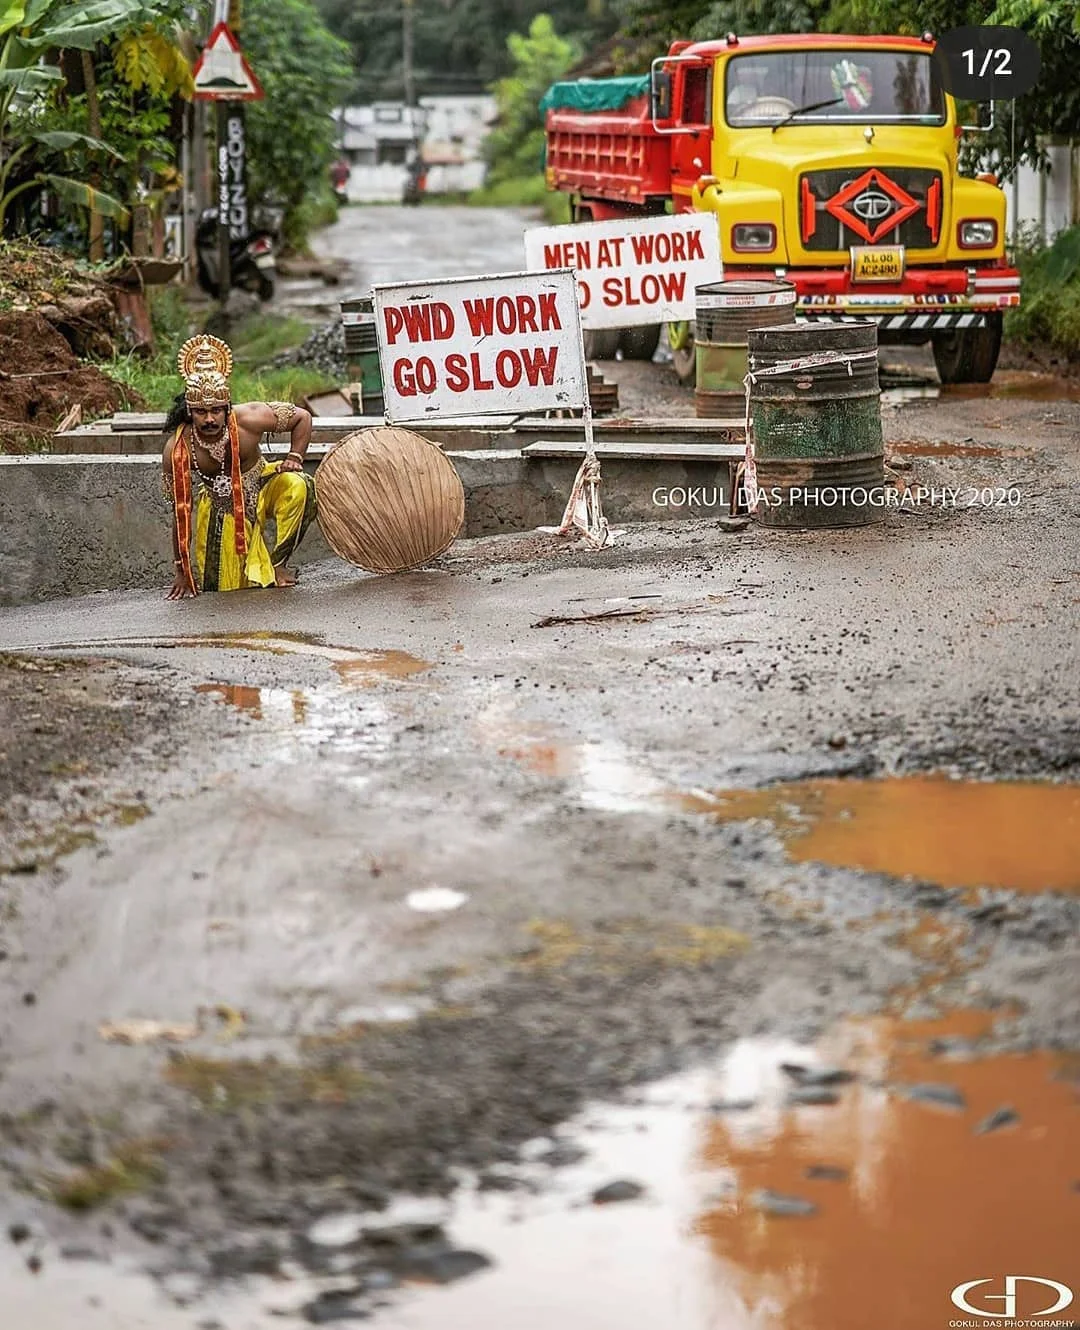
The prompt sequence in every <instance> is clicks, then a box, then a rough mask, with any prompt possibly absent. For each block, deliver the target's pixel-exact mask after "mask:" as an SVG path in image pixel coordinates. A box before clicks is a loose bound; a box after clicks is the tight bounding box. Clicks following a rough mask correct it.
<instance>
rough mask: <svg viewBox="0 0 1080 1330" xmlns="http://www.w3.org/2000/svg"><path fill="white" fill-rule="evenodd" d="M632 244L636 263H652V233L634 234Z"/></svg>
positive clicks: (631, 238)
mask: <svg viewBox="0 0 1080 1330" xmlns="http://www.w3.org/2000/svg"><path fill="white" fill-rule="evenodd" d="M630 245H631V248H632V249H633V251H634V262H635V263H652V261H653V257H652V256H653V237H652V236H651V235H641V236H635V235H632V236H631V237H630Z"/></svg>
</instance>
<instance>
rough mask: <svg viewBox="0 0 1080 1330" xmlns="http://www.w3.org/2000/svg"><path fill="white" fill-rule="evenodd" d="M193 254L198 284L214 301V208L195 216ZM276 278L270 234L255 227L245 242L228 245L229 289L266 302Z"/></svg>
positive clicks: (215, 286)
mask: <svg viewBox="0 0 1080 1330" xmlns="http://www.w3.org/2000/svg"><path fill="white" fill-rule="evenodd" d="M195 254H196V259H197V264H198V279H199V285H200V286H201V287H202V289H203V290H204V291H206V292H207V294H208V295H211V296H213V297H214V298H215V299H216V298H217V297H218V295H219V294H220V285H219V281H218V214H217V209H216V208H207V209H206V210H205V211H204V212H203V213H202V215H201V216H200V217H199V224H198V226H197V227H196V229H195ZM276 277H277V262H276V260H275V258H274V235H273V232H271V231H269V230H267V229H265V228H259V229H258V230H254V231H252V232H251V234H250V235H249V236H248V238H247V240H234V241H232V243H231V244H230V245H229V284H230V286H233V287H238V288H239V289H240V290H242V291H253V292H254V293H255V294H256V295H257V296H258V297H259V299H260V300H270V299H272V297H273V294H274V281H275V278H276Z"/></svg>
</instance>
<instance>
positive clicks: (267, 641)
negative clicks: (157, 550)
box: [26, 631, 433, 705]
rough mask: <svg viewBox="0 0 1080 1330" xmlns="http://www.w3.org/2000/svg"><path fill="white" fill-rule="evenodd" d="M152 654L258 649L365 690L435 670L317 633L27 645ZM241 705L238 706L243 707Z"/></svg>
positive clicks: (398, 654)
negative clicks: (318, 665) (321, 664)
mask: <svg viewBox="0 0 1080 1330" xmlns="http://www.w3.org/2000/svg"><path fill="white" fill-rule="evenodd" d="M140 648H150V649H153V650H161V651H168V650H177V649H185V648H186V649H188V650H197V649H200V648H203V649H205V648H211V649H214V650H222V649H224V650H234V651H257V652H266V653H268V654H269V655H273V656H304V657H308V658H314V659H316V660H325V661H327V662H328V663H329V665H330V667H331V669H332V670H333V671H334V672H335V674H337V676H338V678H339V679H340V680H341V682H342V683H344V684H355V685H359V686H361V687H364V686H368V685H371V684H375V683H378V682H380V681H382V680H396V681H402V680H406V679H411V678H412V677H413V676H414V675H417V674H423V673H424V672H425V671H427V670H430V669H432V668H433V664H432V662H431V661H428V660H421V659H420V658H419V657H418V656H414V655H412V654H410V653H409V652H408V651H398V650H393V649H372V650H363V649H361V648H358V647H341V646H334V645H332V644H330V643H327V642H324V641H323V640H322V638H321V637H319V636H317V635H315V634H312V633H287V632H282V633H271V632H265V631H255V632H250V633H201V634H193V635H189V636H182V637H122V638H102V639H100V640H95V641H83V642H61V643H54V644H52V645H50V646H49V647H48V648H33V647H27V648H26V650H27V651H33V650H38V649H41V650H44V649H48V650H50V651H65V650H66V651H107V650H109V649H114V650H115V649H140ZM238 705H239V704H238Z"/></svg>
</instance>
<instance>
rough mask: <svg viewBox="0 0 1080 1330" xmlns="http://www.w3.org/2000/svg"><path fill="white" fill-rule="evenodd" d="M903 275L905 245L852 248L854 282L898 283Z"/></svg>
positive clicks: (852, 276)
mask: <svg viewBox="0 0 1080 1330" xmlns="http://www.w3.org/2000/svg"><path fill="white" fill-rule="evenodd" d="M903 275H904V247H903V245H867V246H854V247H853V248H852V250H851V280H852V281H853V282H898V281H899V280H900V278H901V277H903Z"/></svg>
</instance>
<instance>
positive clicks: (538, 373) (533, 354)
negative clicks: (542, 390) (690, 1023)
mask: <svg viewBox="0 0 1080 1330" xmlns="http://www.w3.org/2000/svg"><path fill="white" fill-rule="evenodd" d="M521 358H522V360H523V361H524V362H525V377H526V378H527V379H528V380H529V387H530V388H535V387H536V385H537V383H538V382H539V381H540V380H541V379H543V381H544V382H545V383H546V384H547V385H548V387H549V388H550V387H551V385H552V383H554V381H555V365H556V362H557V361H558V358H559V348H558V347H557V346H549V347H548V348H547V350H542V349H541V348H540V347H538V346H535V347H531V348H529V347H526V348H525V349H524V350H523V351H522V353H521Z"/></svg>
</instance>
